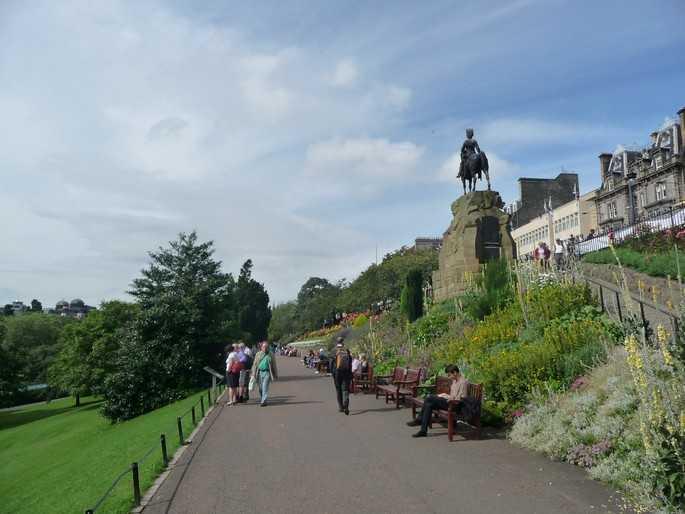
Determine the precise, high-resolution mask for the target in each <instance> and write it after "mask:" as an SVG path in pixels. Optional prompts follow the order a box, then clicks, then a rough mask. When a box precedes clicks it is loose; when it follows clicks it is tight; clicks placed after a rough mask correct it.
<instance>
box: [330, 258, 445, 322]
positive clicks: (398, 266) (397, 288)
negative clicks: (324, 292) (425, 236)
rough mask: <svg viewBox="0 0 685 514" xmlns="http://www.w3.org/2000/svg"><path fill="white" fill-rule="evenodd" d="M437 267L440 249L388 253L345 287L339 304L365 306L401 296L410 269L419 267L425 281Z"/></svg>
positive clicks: (352, 307)
mask: <svg viewBox="0 0 685 514" xmlns="http://www.w3.org/2000/svg"><path fill="white" fill-rule="evenodd" d="M436 269H438V252H437V250H433V249H426V250H416V249H414V248H405V247H403V248H400V249H399V250H397V251H395V252H392V253H389V254H387V255H386V256H385V257H384V258H383V262H381V263H380V264H371V266H369V267H368V268H367V269H366V270H364V271H363V272H362V273H361V274H360V275H359V277H357V279H356V280H354V281H353V282H352V283H351V284H350V285H349V287H346V288H345V289H343V291H342V293H341V294H340V298H339V299H338V305H337V307H338V309H339V310H345V311H356V310H365V309H368V308H369V306H370V305H371V304H373V303H375V302H379V301H383V300H398V299H399V298H400V294H401V292H402V288H403V286H404V283H405V281H406V278H407V274H408V273H409V272H410V271H411V270H420V272H421V275H422V279H423V281H424V282H425V281H426V280H429V279H430V277H431V274H432V273H433V271H434V270H436Z"/></svg>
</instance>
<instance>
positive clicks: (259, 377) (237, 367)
mask: <svg viewBox="0 0 685 514" xmlns="http://www.w3.org/2000/svg"><path fill="white" fill-rule="evenodd" d="M226 351H227V353H228V356H227V357H226V385H227V386H228V401H227V402H226V405H228V406H232V405H236V404H238V403H247V401H248V400H249V399H250V391H251V390H253V389H254V386H255V385H257V386H258V389H259V404H260V405H261V406H262V407H265V406H266V403H267V399H268V396H269V386H270V385H271V382H272V381H273V380H275V379H276V378H278V368H277V366H276V359H275V357H274V355H273V352H272V351H271V348H270V346H269V343H268V342H266V341H264V342H262V343H261V344H260V350H259V351H258V352H257V353H256V355H254V356H253V353H254V352H253V350H252V349H251V348H249V347H248V346H247V345H246V344H245V343H243V342H238V343H235V344H231V345H229V346H228V348H227V349H226Z"/></svg>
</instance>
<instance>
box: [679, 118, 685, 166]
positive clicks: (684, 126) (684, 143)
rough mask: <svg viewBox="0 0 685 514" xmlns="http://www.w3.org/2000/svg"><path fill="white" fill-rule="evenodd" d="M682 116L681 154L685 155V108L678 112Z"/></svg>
mask: <svg viewBox="0 0 685 514" xmlns="http://www.w3.org/2000/svg"><path fill="white" fill-rule="evenodd" d="M678 116H680V153H681V154H683V155H685V107H683V108H682V109H680V110H679V111H678Z"/></svg>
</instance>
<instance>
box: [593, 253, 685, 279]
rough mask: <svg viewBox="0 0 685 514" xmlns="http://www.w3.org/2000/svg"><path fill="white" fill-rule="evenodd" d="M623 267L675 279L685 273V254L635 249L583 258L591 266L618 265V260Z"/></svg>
mask: <svg viewBox="0 0 685 514" xmlns="http://www.w3.org/2000/svg"><path fill="white" fill-rule="evenodd" d="M614 252H615V255H614ZM617 257H618V260H619V261H620V263H621V265H622V266H626V267H628V268H631V269H634V270H636V271H639V272H641V273H646V274H648V275H651V276H653V277H669V276H670V277H671V278H675V277H677V276H678V273H679V272H680V274H681V275H682V272H683V271H685V253H684V252H683V251H682V250H678V251H677V252H676V250H675V249H674V248H671V249H669V250H661V251H658V252H648V251H646V250H636V249H633V248H622V247H619V248H614V251H613V252H612V250H611V249H610V248H607V249H605V250H600V251H598V252H592V253H589V254H587V255H586V256H585V257H583V260H584V261H585V262H589V263H591V264H616V263H617V262H616V258H617Z"/></svg>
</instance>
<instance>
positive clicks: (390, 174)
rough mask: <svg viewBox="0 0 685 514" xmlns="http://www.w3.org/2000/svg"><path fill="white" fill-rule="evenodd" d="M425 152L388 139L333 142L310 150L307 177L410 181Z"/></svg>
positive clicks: (415, 146) (323, 143) (324, 142)
mask: <svg viewBox="0 0 685 514" xmlns="http://www.w3.org/2000/svg"><path fill="white" fill-rule="evenodd" d="M423 153H424V148H422V147H420V146H417V145H416V144H414V143H411V142H407V141H405V142H398V143H394V142H391V141H388V140H387V139H370V138H362V139H345V140H342V139H334V140H329V141H323V142H319V143H316V144H313V145H311V146H310V147H309V148H308V149H307V158H306V172H307V175H309V176H312V177H319V178H329V179H330V178H333V179H335V178H337V177H344V178H345V179H346V180H349V179H360V180H362V181H365V182H366V183H374V184H375V183H378V182H383V181H387V180H399V179H406V178H409V177H411V176H412V175H413V174H414V173H415V171H416V169H417V166H418V163H419V161H420V159H421V156H422V155H423Z"/></svg>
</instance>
